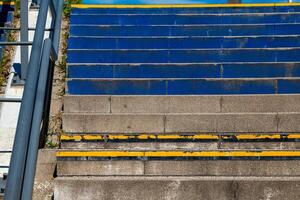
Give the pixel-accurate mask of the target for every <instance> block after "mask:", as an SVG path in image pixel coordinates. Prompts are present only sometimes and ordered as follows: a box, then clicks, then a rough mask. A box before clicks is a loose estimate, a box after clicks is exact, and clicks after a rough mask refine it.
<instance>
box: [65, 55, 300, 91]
mask: <svg viewBox="0 0 300 200" xmlns="http://www.w3.org/2000/svg"><path fill="white" fill-rule="evenodd" d="M299 53H300V52H299ZM299 86H300V79H299V78H265V79H264V78H252V79H251V78H248V79H246V78H239V79H223V78H216V79H208V78H194V79H179V78H152V79H138V78H137V79H125V78H124V79H115V78H110V79H67V86H66V93H67V94H69V95H243V94H252V95H253V94H298V93H300V87H299Z"/></svg>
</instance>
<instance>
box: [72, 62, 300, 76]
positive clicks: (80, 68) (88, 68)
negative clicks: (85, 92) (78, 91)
mask: <svg viewBox="0 0 300 200" xmlns="http://www.w3.org/2000/svg"><path fill="white" fill-rule="evenodd" d="M299 76H300V64H293V63H291V64H276V63H273V64H214V65H213V64H212V65H197V64H194V65H184V64H183V65H146V64H144V65H94V66H92V65H69V66H68V78H271V77H299Z"/></svg>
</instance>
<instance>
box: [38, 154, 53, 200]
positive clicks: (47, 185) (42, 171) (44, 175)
mask: <svg viewBox="0 0 300 200" xmlns="http://www.w3.org/2000/svg"><path fill="white" fill-rule="evenodd" d="M55 153H56V150H51V149H42V150H39V153H38V161H37V168H36V173H35V181H34V188H33V190H34V191H33V200H51V199H52V196H53V187H54V184H53V181H54V175H55V167H56V154H55Z"/></svg>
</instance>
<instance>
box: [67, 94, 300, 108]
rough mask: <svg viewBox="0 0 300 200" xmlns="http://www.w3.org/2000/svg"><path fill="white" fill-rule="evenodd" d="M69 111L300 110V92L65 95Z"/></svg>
mask: <svg viewBox="0 0 300 200" xmlns="http://www.w3.org/2000/svg"><path fill="white" fill-rule="evenodd" d="M64 101H65V112H70V113H71V112H92V113H109V112H110V111H111V112H112V113H219V112H223V113H241V112H256V113H257V112H299V111H300V105H299V101H300V95H295V94H289V95H223V96H220V95H219V96H218V95H215V96H201V95H191V96H189V95H187V96H174V95H170V96H155V95H154V96H147V95H146V96H138V95H137V96H130V95H127V96H100V95H93V96H90V95H80V96H78V95H65V96H64Z"/></svg>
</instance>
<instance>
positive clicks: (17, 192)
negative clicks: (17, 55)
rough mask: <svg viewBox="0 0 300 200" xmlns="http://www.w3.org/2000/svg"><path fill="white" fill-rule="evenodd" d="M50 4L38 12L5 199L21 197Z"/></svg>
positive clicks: (16, 199)
mask: <svg viewBox="0 0 300 200" xmlns="http://www.w3.org/2000/svg"><path fill="white" fill-rule="evenodd" d="M48 5H49V0H43V1H42V2H41V5H40V10H39V14H38V19H37V26H36V31H35V35H34V40H33V44H32V50H31V54H30V61H29V68H28V76H27V80H26V83H25V88H24V94H23V102H22V104H21V108H20V114H19V119H18V124H17V130H16V135H15V141H14V146H13V154H12V157H11V162H10V169H9V173H8V179H7V185H6V191H5V200H18V199H20V197H21V192H22V184H23V176H24V169H25V160H26V154H27V148H28V142H29V135H30V130H31V122H32V116H33V107H34V103H35V96H36V88H37V82H38V75H39V68H40V58H41V49H42V43H43V38H44V32H45V25H46V18H47V11H48Z"/></svg>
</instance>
